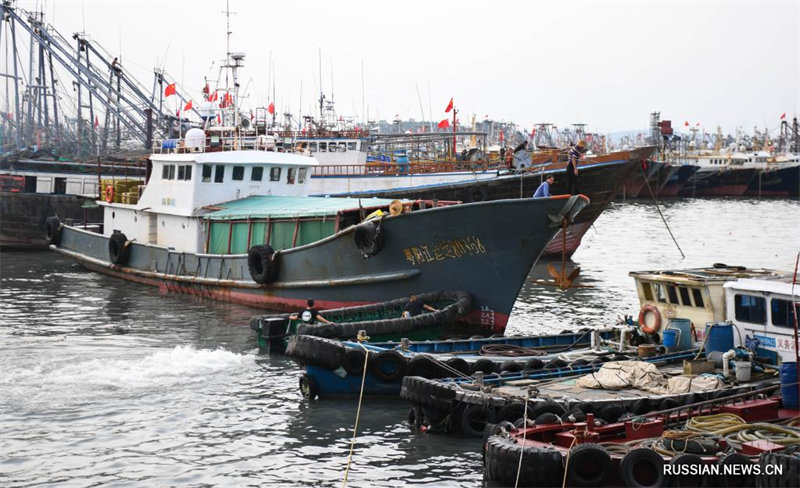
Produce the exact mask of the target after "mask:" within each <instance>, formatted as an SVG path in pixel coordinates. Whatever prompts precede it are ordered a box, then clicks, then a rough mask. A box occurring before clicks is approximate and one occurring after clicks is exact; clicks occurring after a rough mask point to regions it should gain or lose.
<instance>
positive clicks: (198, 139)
mask: <svg viewBox="0 0 800 488" xmlns="http://www.w3.org/2000/svg"><path fill="white" fill-rule="evenodd" d="M184 140H185V141H186V147H187V148H189V149H194V148H201V147H204V146H205V145H206V133H205V131H204V130H203V129H198V128H194V129H189V130H188V131H187V132H186V136H185V138H184Z"/></svg>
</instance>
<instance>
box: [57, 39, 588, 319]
mask: <svg viewBox="0 0 800 488" xmlns="http://www.w3.org/2000/svg"><path fill="white" fill-rule="evenodd" d="M243 59H244V54H242V53H231V54H230V55H229V59H228V65H229V66H230V67H231V69H232V70H233V72H234V73H236V70H237V69H238V68H239V67H241V65H242V63H243ZM233 79H234V80H238V76H237V75H234V76H233ZM234 86H237V85H234ZM234 93H235V91H234ZM233 99H234V100H237V99H238V94H236V95H234V97H233ZM235 105H236V102H235V101H234V103H233V106H234V107H235ZM231 115H232V116H231V117H227V116H226V118H225V119H230V120H232V122H233V123H232V125H231V126H221V127H214V128H213V130H212V129H211V128H209V129H200V128H193V129H190V130H188V131H187V132H186V133H185V134H183V137H181V138H180V139H169V140H165V141H162V142H161V143H160V144H157V145H156V147H155V149H154V151H153V154H152V155H151V156H150V163H151V164H152V171H153V173H152V174H153V176H152V177H151V178H150V181H149V182H148V184H147V185H146V187H145V188H144V189H143V191H142V194H141V197H140V198H139V199H138V201H137V202H136V203H135V204H131V203H117V202H113V201H112V202H106V201H100V202H98V204H99V205H101V206H102V207H103V212H104V214H103V215H104V216H103V230H102V232H92V231H89V230H84V229H80V228H77V227H74V226H69V225H65V224H63V223H62V222H60V221H58V220H50V224H49V225H48V226H47V237H48V241H49V242H50V245H51V248H52V249H54V250H55V251H57V252H60V253H62V254H65V255H67V256H70V257H72V258H74V259H75V260H76V261H78V262H79V263H80V264H81V265H83V266H84V267H86V268H88V269H90V270H93V271H97V272H101V273H105V274H108V275H111V276H114V277H117V278H122V279H126V280H129V281H134V282H137V283H142V284H147V285H152V286H157V287H159V289H161V290H163V291H165V292H177V293H184V294H190V295H197V296H202V297H207V298H212V299H217V300H223V301H229V302H234V303H240V304H244V305H250V306H254V307H259V308H268V309H270V310H277V311H298V310H301V309H302V308H304V306H305V303H306V300H308V299H309V298H313V299H315V300H316V301H317V304H318V306H319V307H320V308H338V307H345V306H354V305H364V304H368V303H376V302H381V301H384V300H386V299H387V297H401V296H407V295H410V294H412V293H422V292H426V291H430V290H462V291H465V292H467V293H469V295H470V296H471V297H472V302H473V311H472V312H470V313H469V314H467V315H465V316H464V317H462V318H461V319H460V323H463V324H464V325H465V330H469V328H470V327H472V328H473V329H474V330H477V331H479V332H481V333H486V331H487V330H488V331H491V332H492V333H502V332H503V331H504V329H505V325H506V323H507V321H508V316H509V314H510V313H511V309H512V307H513V304H514V301H515V300H516V297H517V293H518V292H519V290H520V288H521V287H522V284H523V283H524V280H525V278H526V276H527V274H528V271H529V270H530V268H531V267H532V266H533V263H534V262H535V261H536V259H537V258H538V257H539V255H540V254H541V252H542V250H543V249H544V247H545V246H546V244H547V242H549V240H550V239H551V237H552V236H553V235H554V234H555V233H556V232H557V231H558V229H559V228H560V227H561V226H562V225H565V224H568V223H569V222H571V221H573V219H574V218H575V216H576V215H578V213H579V212H580V211H581V210H582V209H583V208H584V207H585V206H586V205H587V204H588V203H589V199H588V198H587V197H585V196H583V195H575V196H568V195H566V196H563V197H553V198H545V199H517V200H503V201H493V202H482V203H479V204H472V205H469V204H464V205H452V204H450V203H452V202H443V201H438V202H433V201H424V200H416V201H405V202H404V203H402V204H401V205H402V208H401V211H400V213H398V214H396V215H392V214H390V212H389V206H390V204H391V203H392V201H390V200H385V199H384V200H381V199H374V200H372V199H363V198H362V199H355V198H350V199H347V198H322V197H317V198H315V197H307V196H304V195H306V194H307V185H308V181H309V178H308V176H309V173H310V171H311V169H312V168H313V167H314V166H315V165H316V160H315V159H314V158H313V157H310V156H304V155H300V154H293V153H286V152H278V151H269V150H266V148H264V147H263V146H261V145H260V144H259V143H258V140H257V139H256V138H245V137H240V132H239V130H238V127H239V126H240V125H239V124H238V123H237V120H238V118H239V112H237V111H235V110H233V112H232V114H231ZM378 210H380V212H377V211H378ZM373 213H375V214H376V215H378V214H380V216H379V217H375V218H367V217H369V216H370V215H371V214H373ZM521 223H524V225H522V224H521ZM465 333H466V332H465Z"/></svg>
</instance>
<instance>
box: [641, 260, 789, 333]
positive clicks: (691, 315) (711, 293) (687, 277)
mask: <svg viewBox="0 0 800 488" xmlns="http://www.w3.org/2000/svg"><path fill="white" fill-rule="evenodd" d="M628 275H629V276H631V277H633V279H634V281H635V282H636V292H637V294H638V295H639V303H640V304H641V312H640V314H639V323H640V325H641V326H642V328H643V329H644V330H652V331H654V332H655V333H658V334H661V333H662V331H663V330H664V328H666V327H667V322H668V321H669V320H670V319H677V318H682V319H688V320H690V321H691V323H692V324H693V325H694V326H695V327H696V328H697V329H698V330H701V331H702V330H703V328H704V326H705V324H706V323H708V322H722V321H725V320H732V318H731V317H732V316H731V315H730V314H729V313H728V305H727V300H726V293H725V290H724V288H723V286H724V285H725V284H726V283H728V282H730V281H733V280H737V279H740V278H742V279H750V280H757V281H761V282H768V281H770V280H775V279H782V278H784V277H785V276H786V275H785V274H784V273H781V272H778V271H774V270H767V269H748V268H745V267H744V266H725V265H722V264H717V265H714V266H712V267H708V268H693V269H683V270H662V271H632V272H630V273H628Z"/></svg>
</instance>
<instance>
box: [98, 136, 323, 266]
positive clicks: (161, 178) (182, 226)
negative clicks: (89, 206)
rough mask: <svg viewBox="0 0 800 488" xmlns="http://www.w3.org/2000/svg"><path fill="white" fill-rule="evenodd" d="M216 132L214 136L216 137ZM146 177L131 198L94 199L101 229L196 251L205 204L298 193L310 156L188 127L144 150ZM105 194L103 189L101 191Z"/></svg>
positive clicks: (204, 239)
mask: <svg viewBox="0 0 800 488" xmlns="http://www.w3.org/2000/svg"><path fill="white" fill-rule="evenodd" d="M217 137H218V138H219V139H217ZM150 162H151V164H152V170H151V177H150V179H149V181H148V182H147V185H146V186H145V188H144V189H143V190H142V192H141V197H140V198H139V199H138V201H135V202H133V203H116V202H114V201H113V200H112V201H108V200H109V199H108V198H106V199H105V201H100V202H98V203H100V205H102V206H104V207H105V209H104V219H103V229H104V233H105V234H106V235H111V234H112V233H113V232H114V231H120V232H123V233H125V235H126V237H127V238H128V239H129V240H135V241H137V242H140V243H142V244H153V245H158V246H164V247H168V248H172V249H175V250H178V251H183V252H201V251H202V250H203V249H204V247H205V246H206V243H207V242H208V237H209V236H207V235H206V234H205V232H206V227H205V226H204V225H203V221H202V220H201V219H200V217H201V216H202V215H203V214H206V213H208V212H209V210H208V209H207V208H208V207H210V206H211V207H213V206H214V205H217V204H221V203H224V202H231V201H236V200H240V199H243V198H246V197H248V196H253V195H275V196H302V195H306V194H307V193H308V190H307V186H306V185H307V184H308V180H309V176H310V173H311V168H313V167H314V166H315V165H316V164H317V162H316V160H315V159H314V158H313V157H310V156H303V155H300V154H292V153H286V152H278V151H269V150H266V148H258V147H256V145H255V140H253V141H249V140H236V139H230V138H228V137H227V136H226V135H225V134H224V133H222V134H218V133H208V132H204V131H203V130H202V129H191V130H190V131H189V132H187V134H186V137H185V138H184V139H180V140H169V141H164V142H163V143H162V144H160V145H159V146H158V148H157V149H156V150H155V151H154V152H153V154H152V155H151V156H150ZM106 197H108V195H106Z"/></svg>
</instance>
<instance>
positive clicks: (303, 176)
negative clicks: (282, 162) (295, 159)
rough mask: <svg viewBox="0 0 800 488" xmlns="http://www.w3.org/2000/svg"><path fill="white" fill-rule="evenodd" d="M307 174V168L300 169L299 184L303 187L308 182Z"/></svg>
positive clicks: (298, 174)
mask: <svg viewBox="0 0 800 488" xmlns="http://www.w3.org/2000/svg"><path fill="white" fill-rule="evenodd" d="M306 173H308V169H307V168H300V169H299V170H297V183H298V184H301V185H302V184H303V183H305V182H306Z"/></svg>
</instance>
